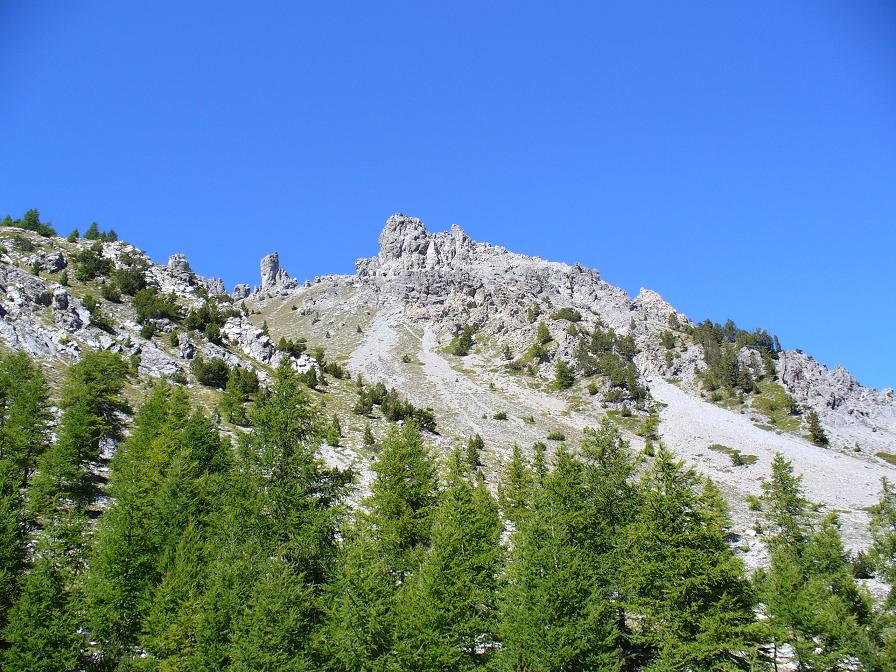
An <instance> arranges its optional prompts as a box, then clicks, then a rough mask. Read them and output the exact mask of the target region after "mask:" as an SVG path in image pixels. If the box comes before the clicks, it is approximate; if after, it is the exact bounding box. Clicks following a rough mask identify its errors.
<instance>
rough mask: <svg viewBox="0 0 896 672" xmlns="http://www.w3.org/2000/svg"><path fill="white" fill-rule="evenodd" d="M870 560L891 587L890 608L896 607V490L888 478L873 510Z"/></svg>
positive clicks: (882, 482)
mask: <svg viewBox="0 0 896 672" xmlns="http://www.w3.org/2000/svg"><path fill="white" fill-rule="evenodd" d="M870 527H871V538H872V539H873V543H872V545H871V550H870V560H871V562H872V563H873V564H874V568H875V570H876V571H877V573H878V574H879V576H880V577H881V578H882V579H883V580H884V581H886V582H887V583H888V584H890V586H891V590H890V596H889V598H888V603H889V606H890V607H891V608H892V607H893V606H896V594H894V592H893V589H892V586H894V585H896V488H894V487H893V484H892V483H891V482H890V481H888V480H887V479H886V478H885V479H883V480H882V481H881V493H880V500H879V501H878V503H877V504H875V505H874V507H873V508H872V510H871V526H870Z"/></svg>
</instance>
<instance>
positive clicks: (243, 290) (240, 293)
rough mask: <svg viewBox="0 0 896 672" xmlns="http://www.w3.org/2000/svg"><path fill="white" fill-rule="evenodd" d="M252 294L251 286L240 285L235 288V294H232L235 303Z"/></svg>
mask: <svg viewBox="0 0 896 672" xmlns="http://www.w3.org/2000/svg"><path fill="white" fill-rule="evenodd" d="M251 293H252V290H251V289H250V288H249V285H247V284H244V283H240V284H238V285H236V286H235V287H234V288H233V294H231V296H232V297H233V300H234V301H240V300H242V299H245V298H246V297H247V296H249V294H251Z"/></svg>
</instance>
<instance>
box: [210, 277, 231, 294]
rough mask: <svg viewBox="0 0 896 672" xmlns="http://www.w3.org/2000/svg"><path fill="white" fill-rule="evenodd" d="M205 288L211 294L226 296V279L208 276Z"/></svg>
mask: <svg viewBox="0 0 896 672" xmlns="http://www.w3.org/2000/svg"><path fill="white" fill-rule="evenodd" d="M205 288H206V289H207V290H208V293H209V295H211V296H225V295H226V294H227V288H226V287H225V286H224V281H223V280H222V279H221V278H206V280H205Z"/></svg>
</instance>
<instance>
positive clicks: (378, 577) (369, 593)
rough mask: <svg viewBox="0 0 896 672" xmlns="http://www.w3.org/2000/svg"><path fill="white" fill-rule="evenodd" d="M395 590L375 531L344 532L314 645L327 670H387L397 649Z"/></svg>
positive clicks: (362, 525) (364, 527) (359, 528)
mask: <svg viewBox="0 0 896 672" xmlns="http://www.w3.org/2000/svg"><path fill="white" fill-rule="evenodd" d="M397 589H398V586H397V584H396V581H395V578H394V576H393V575H392V574H391V572H390V568H389V565H388V564H387V562H386V558H385V556H384V553H383V551H382V547H381V545H380V544H379V543H377V542H376V541H374V536H373V531H372V530H371V529H369V527H368V526H367V525H366V524H365V523H364V522H363V521H362V522H361V523H360V524H359V525H357V526H356V527H355V528H353V529H349V530H346V541H345V543H344V544H343V547H342V549H341V550H340V554H339V559H338V562H337V570H336V575H335V577H334V579H333V581H332V582H331V583H330V585H329V587H328V600H327V622H326V626H325V629H324V632H323V636H322V637H321V638H320V640H319V645H318V648H319V649H320V650H321V652H322V655H323V657H324V659H325V660H326V661H327V665H326V667H327V668H328V669H332V670H344V671H345V672H368V671H370V672H373V671H375V670H383V669H385V668H386V667H387V665H388V661H389V660H390V659H391V657H392V651H393V648H394V645H395V616H394V610H395V596H396V592H397Z"/></svg>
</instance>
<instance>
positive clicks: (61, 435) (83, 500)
mask: <svg viewBox="0 0 896 672" xmlns="http://www.w3.org/2000/svg"><path fill="white" fill-rule="evenodd" d="M130 373H131V371H130V367H129V366H128V364H127V362H125V361H124V360H123V359H122V358H121V357H120V356H119V355H118V354H116V353H113V352H109V351H101V352H87V353H85V354H84V356H83V357H82V358H81V361H80V362H78V363H77V364H75V365H73V366H72V367H71V368H70V369H69V371H68V376H67V379H66V382H65V385H64V387H63V389H62V399H61V400H60V402H59V405H60V407H61V408H62V417H61V420H60V426H59V429H58V432H57V439H56V443H55V445H53V446H52V447H51V448H49V449H48V450H46V451H45V452H44V453H43V455H41V457H40V459H39V460H38V473H37V475H36V476H35V479H34V481H35V488H34V489H33V493H32V494H33V499H32V502H31V504H32V506H33V507H35V508H36V509H37V510H38V511H40V512H42V513H46V512H48V511H50V510H52V509H55V508H57V507H58V506H59V505H60V498H65V499H70V500H72V501H75V502H76V503H79V504H82V505H87V504H89V503H91V502H92V501H93V500H94V499H95V498H96V497H97V495H98V493H97V491H96V485H95V483H94V479H93V475H92V473H91V465H94V464H96V463H97V462H99V461H100V446H101V444H102V443H103V442H107V441H108V442H112V443H115V442H118V441H120V440H121V439H122V437H123V436H124V427H125V416H126V415H127V414H129V413H131V407H130V405H129V404H128V402H127V400H126V399H125V398H124V397H123V396H122V390H123V388H124V385H125V383H126V382H127V380H128V378H129V377H130Z"/></svg>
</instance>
